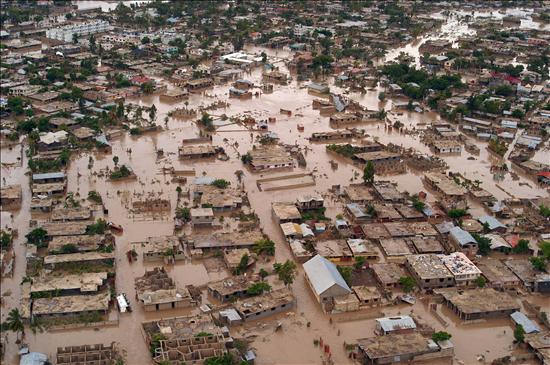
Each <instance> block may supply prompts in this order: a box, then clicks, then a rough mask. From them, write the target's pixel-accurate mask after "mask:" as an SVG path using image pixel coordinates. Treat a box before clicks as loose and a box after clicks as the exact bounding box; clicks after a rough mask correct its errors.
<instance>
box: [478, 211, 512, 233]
mask: <svg viewBox="0 0 550 365" xmlns="http://www.w3.org/2000/svg"><path fill="white" fill-rule="evenodd" d="M477 220H478V221H479V223H481V224H488V227H489V229H490V230H491V231H492V230H493V229H497V228H506V226H505V225H504V224H502V223H500V221H499V220H498V219H496V218H495V217H493V216H490V215H484V216H482V217H479V218H477Z"/></svg>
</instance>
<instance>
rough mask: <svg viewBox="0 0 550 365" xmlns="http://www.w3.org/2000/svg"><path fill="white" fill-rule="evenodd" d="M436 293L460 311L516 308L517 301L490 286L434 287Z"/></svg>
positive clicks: (471, 312) (472, 311) (474, 311)
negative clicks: (473, 287)
mask: <svg viewBox="0 0 550 365" xmlns="http://www.w3.org/2000/svg"><path fill="white" fill-rule="evenodd" d="M434 292H435V293H436V294H440V295H442V296H443V297H444V298H445V299H446V300H448V301H449V302H451V303H452V304H453V305H454V306H455V307H457V308H458V310H460V311H461V312H462V313H465V314H473V313H483V312H499V311H507V310H514V309H515V310H518V309H519V304H518V303H517V301H516V300H515V299H514V298H513V297H511V296H510V294H508V293H506V292H500V291H496V290H495V289H492V288H477V289H468V290H459V289H456V288H444V289H435V290H434Z"/></svg>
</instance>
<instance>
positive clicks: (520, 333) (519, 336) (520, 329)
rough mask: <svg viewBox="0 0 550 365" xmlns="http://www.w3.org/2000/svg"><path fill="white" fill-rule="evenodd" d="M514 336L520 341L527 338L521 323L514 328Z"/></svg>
mask: <svg viewBox="0 0 550 365" xmlns="http://www.w3.org/2000/svg"><path fill="white" fill-rule="evenodd" d="M514 338H515V340H516V341H517V342H519V343H522V342H523V341H524V340H525V330H524V329H523V326H522V325H521V324H516V328H514Z"/></svg>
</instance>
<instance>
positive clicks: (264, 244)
mask: <svg viewBox="0 0 550 365" xmlns="http://www.w3.org/2000/svg"><path fill="white" fill-rule="evenodd" d="M252 250H253V251H254V253H255V254H257V255H261V254H264V253H265V254H266V255H268V256H274V255H275V242H273V241H272V240H270V239H268V238H263V239H261V240H258V241H256V242H254V247H253V248H252Z"/></svg>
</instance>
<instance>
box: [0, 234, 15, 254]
mask: <svg viewBox="0 0 550 365" xmlns="http://www.w3.org/2000/svg"><path fill="white" fill-rule="evenodd" d="M12 240H13V237H12V235H11V234H9V233H8V232H6V231H4V230H0V248H2V249H4V250H5V249H8V248H10V247H11V243H12Z"/></svg>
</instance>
